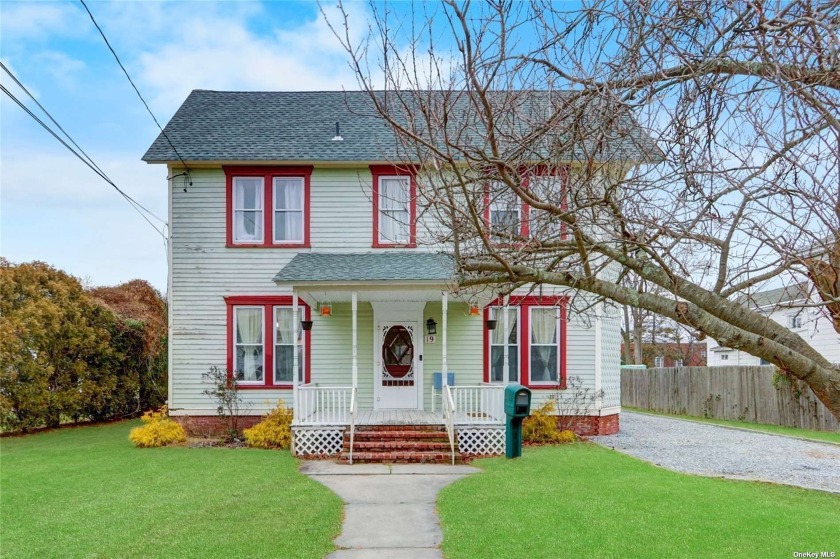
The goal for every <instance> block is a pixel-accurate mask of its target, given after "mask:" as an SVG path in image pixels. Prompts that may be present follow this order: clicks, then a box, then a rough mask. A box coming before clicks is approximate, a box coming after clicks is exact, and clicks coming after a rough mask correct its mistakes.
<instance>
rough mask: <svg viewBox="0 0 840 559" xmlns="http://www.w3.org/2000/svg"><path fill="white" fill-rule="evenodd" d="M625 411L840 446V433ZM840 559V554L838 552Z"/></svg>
mask: <svg viewBox="0 0 840 559" xmlns="http://www.w3.org/2000/svg"><path fill="white" fill-rule="evenodd" d="M624 409H625V410H628V411H632V412H636V413H646V414H649V415H659V416H662V417H675V418H677V419H687V420H689V421H700V422H703V423H713V424H715V425H728V426H730V427H740V428H741V429H750V430H752V431H762V432H764V433H774V434H776V435H787V436H788V437H798V438H800V439H809V440H812V441H820V442H829V443H836V444H840V433H837V432H832V431H811V430H810V429H798V428H796V427H784V426H782V425H769V424H767V423H752V422H750V421H732V420H729V419H709V418H706V417H694V416H693V415H676V414H670V413H659V412H655V411H651V410H642V409H638V408H630V407H627V406H624ZM838 557H840V552H838Z"/></svg>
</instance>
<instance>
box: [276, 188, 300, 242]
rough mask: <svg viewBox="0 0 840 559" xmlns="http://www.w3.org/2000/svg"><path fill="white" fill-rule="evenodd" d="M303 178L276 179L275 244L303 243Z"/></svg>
mask: <svg viewBox="0 0 840 559" xmlns="http://www.w3.org/2000/svg"><path fill="white" fill-rule="evenodd" d="M303 220H304V215H303V177H275V178H274V242H275V243H276V244H284V243H303Z"/></svg>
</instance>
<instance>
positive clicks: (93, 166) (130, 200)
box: [0, 84, 166, 240]
mask: <svg viewBox="0 0 840 559" xmlns="http://www.w3.org/2000/svg"><path fill="white" fill-rule="evenodd" d="M0 91H2V92H3V93H5V94H6V95H8V96H9V98H10V99H11V100H12V101H14V102H15V103H16V104H17V105H18V106H19V107H20V108H21V109H23V110H24V111H25V112H26V113H27V114H28V115H29V116H30V117H32V118H33V119H34V120H35V122H37V123H38V124H40V125H41V126H42V127H43V128H44V130H46V131H47V132H49V133H50V134H51V135H52V136H53V137H54V138H55V139H56V140H58V141H59V142H61V144H62V145H63V146H64V147H66V148H67V149H68V150H70V152H71V153H72V154H73V155H75V156H76V157H78V158H79V160H80V161H81V162H82V163H84V164H85V165H87V166H88V167H90V168H91V169H92V170H93V172H94V173H96V174H97V175H99V176H100V177H102V179H104V180H105V181H106V182H107V183H108V184H110V185H111V186H113V187H114V188H115V189H116V190H117V192H119V193H120V194H121V195H122V196H123V198H125V199H126V200H127V201H128V203H129V204H131V206H132V207H133V208H134V209H135V210H136V211H137V213H139V214H140V217H142V218H143V219H144V220H146V222H147V223H148V224H149V225H150V226H151V227H152V229H154V230H155V231H156V232H157V234H158V235H160V236H161V237H163V238H164V240H166V236H165V235H164V234H163V232H161V230H160V229H158V228H157V227H155V224H154V223H152V222H151V221H150V220H149V218H148V217H146V214H144V213H143V212H142V211H140V209H141V208H142V209H143V210H144V211H145V212H147V213H148V214H149V215H151V216H153V217H155V219H157V220H159V221H161V223H164V225H165V222H163V221H162V220H160V218H159V217H157V216H155V215H154V214H153V213H152V212H150V211H149V210H147V209H146V208H144V207H143V206H142V205H141V204H140V203H139V202H137V201H136V200H134V199H133V198H132V197H131V196H129V195H128V194H126V193H125V192H123V191H122V190H121V189H120V188H119V187H118V186H117V185H116V184H114V182H113V181H112V180H111V179H109V178H108V177H107V175H105V174H104V173H103V172H102V171H101V170H99V169H98V167H97V166H96V164H95V163H91V162H90V161H88V160H86V159H85V158H84V157H82V156H81V155H80V154H79V153H78V152H77V151H76V150H74V149H73V147H72V146H70V144H68V143H67V142H65V141H64V139H63V138H62V137H61V136H59V135H58V134H56V133H55V131H54V130H53V129H52V128H50V127H49V125H47V124H46V123H45V122H44V121H43V120H41V119H40V118H39V117H38V115H36V114H35V113H33V112H32V111H31V110H29V107H27V106H26V105H25V104H24V103H23V102H22V101H21V100H20V99H18V98H17V97H15V95H14V94H13V93H12V92H11V91H9V90H8V89H6V86H4V85H3V84H0Z"/></svg>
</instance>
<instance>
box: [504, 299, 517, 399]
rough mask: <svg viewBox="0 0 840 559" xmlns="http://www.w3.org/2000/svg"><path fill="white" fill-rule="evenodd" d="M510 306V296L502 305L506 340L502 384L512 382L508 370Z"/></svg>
mask: <svg viewBox="0 0 840 559" xmlns="http://www.w3.org/2000/svg"><path fill="white" fill-rule="evenodd" d="M509 304H510V295H505V298H504V304H503V305H502V339H503V340H504V345H503V346H502V384H508V382H510V376H509V375H510V372H509V370H508V369H509V366H508V342H509V341H510V325H509V321H510V317H509V316H508V315H509V314H510V313H508V305H509ZM517 341H519V340H517Z"/></svg>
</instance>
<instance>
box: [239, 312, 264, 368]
mask: <svg viewBox="0 0 840 559" xmlns="http://www.w3.org/2000/svg"><path fill="white" fill-rule="evenodd" d="M263 312H264V309H263V307H257V306H253V307H251V306H249V307H244V306H241V307H234V309H233V317H234V322H233V333H234V346H235V347H234V356H235V357H234V366H233V374H234V378H235V379H236V380H237V382H242V383H249V384H256V383H263V382H264V379H265V347H264V344H263V340H264V339H265V331H264V330H265V320H264V318H263Z"/></svg>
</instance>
